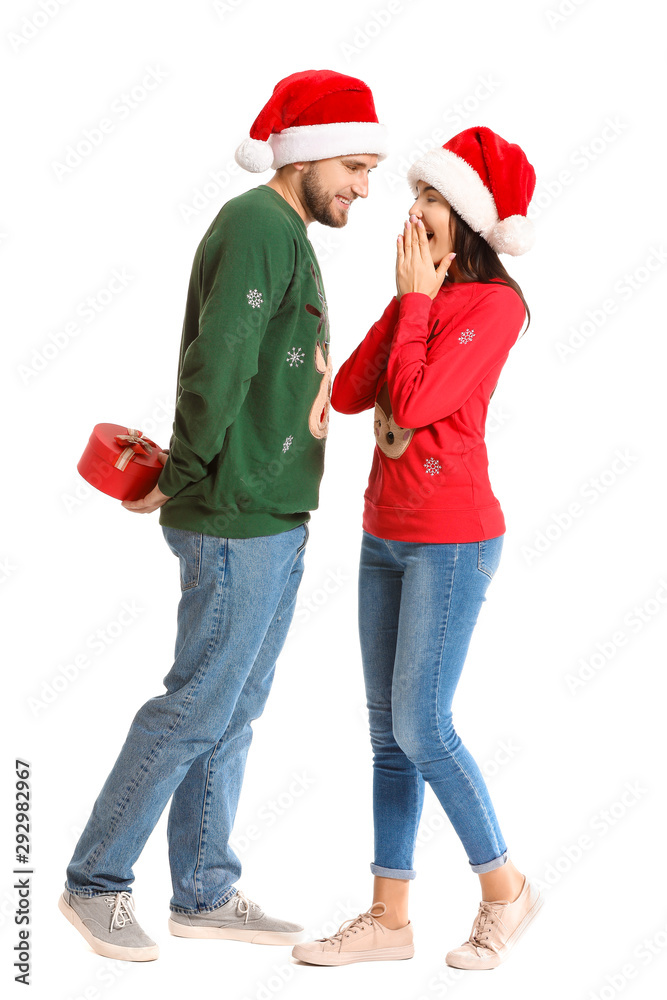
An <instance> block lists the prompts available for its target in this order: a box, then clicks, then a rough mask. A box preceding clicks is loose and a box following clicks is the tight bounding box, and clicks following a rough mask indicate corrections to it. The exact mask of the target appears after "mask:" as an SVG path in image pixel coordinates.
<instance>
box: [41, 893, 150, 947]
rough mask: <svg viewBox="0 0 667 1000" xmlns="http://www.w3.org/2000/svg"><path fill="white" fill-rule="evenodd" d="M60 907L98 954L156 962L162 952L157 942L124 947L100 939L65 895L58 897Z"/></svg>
mask: <svg viewBox="0 0 667 1000" xmlns="http://www.w3.org/2000/svg"><path fill="white" fill-rule="evenodd" d="M58 909H59V910H60V912H61V913H62V914H63V916H64V917H66V918H67V920H69V922H70V924H71V925H72V926H73V927H76V929H77V930H78V932H79V934H81V936H82V937H83V938H85V940H86V941H87V942H88V944H89V945H90V947H91V948H92V949H93V951H94V952H95V953H96V954H97V955H102V957H103V958H117V959H119V960H120V961H121V962H154V961H155V959H156V958H157V957H158V955H159V954H160V949H159V947H158V945H156V944H155V945H151V946H150V947H148V948H123V947H122V946H121V945H116V944H108V943H107V942H106V941H100V939H99V938H96V937H95V936H94V935H93V934H91V932H90V931H89V930H88V928H87V927H86V925H85V924H84V922H83V920H82V919H81V917H80V916H79V914H78V913H77V912H76V910H75V909H74V907H72V906H70V905H69V903H68V902H67V901H66V900H65V897H64V896H61V897H60V898H59V899H58Z"/></svg>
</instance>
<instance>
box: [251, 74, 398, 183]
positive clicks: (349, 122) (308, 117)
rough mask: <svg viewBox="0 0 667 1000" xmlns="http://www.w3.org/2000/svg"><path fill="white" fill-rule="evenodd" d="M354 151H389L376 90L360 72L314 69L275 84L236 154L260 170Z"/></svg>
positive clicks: (381, 157) (381, 154)
mask: <svg viewBox="0 0 667 1000" xmlns="http://www.w3.org/2000/svg"><path fill="white" fill-rule="evenodd" d="M353 153H371V154H377V157H378V160H384V158H385V157H386V155H387V127H386V125H380V124H379V123H378V119H377V115H376V113H375V105H374V103H373V95H372V93H371V91H370V90H369V88H368V87H367V86H366V84H365V83H363V81H362V80H357V79H355V77H352V76H344V75H343V74H342V73H335V72H333V71H332V70H328V69H309V70H304V72H302V73H293V74H292V75H291V76H287V77H285V79H284V80H281V81H280V82H279V83H277V84H276V86H275V87H274V90H273V94H272V95H271V97H270V98H269V101H268V103H267V104H266V105H265V106H264V107H263V108H262V110H261V111H260V113H259V115H258V116H257V118H256V119H255V121H254V122H253V125H252V128H251V129H250V138H249V139H245V140H244V141H243V142H242V143H241V145H240V146H239V148H238V149H237V150H236V153H235V156H234V158H235V159H236V162H237V163H238V164H239V166H241V167H243V168H244V169H245V170H251V171H253V173H259V172H260V171H262V170H268V169H269V167H272V168H273V169H274V170H277V169H278V168H279V167H283V166H284V165H285V164H286V163H297V162H299V161H301V160H324V159H327V158H328V157H330V156H347V155H350V154H353Z"/></svg>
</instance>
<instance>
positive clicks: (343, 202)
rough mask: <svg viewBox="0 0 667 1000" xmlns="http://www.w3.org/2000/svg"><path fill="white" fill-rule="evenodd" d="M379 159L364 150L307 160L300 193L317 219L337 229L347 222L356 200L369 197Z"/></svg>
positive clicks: (302, 174) (301, 174) (309, 212)
mask: <svg viewBox="0 0 667 1000" xmlns="http://www.w3.org/2000/svg"><path fill="white" fill-rule="evenodd" d="M377 160H378V158H377V156H376V155H375V154H370V153H364V154H355V155H353V156H332V157H329V159H326V160H312V161H310V162H309V163H304V164H303V169H302V170H301V171H300V172H299V176H300V178H301V185H300V195H301V200H302V202H303V205H304V208H305V209H306V211H307V212H308V214H309V215H310V217H311V218H312V219H313V221H314V222H321V223H322V225H323V226H332V227H334V228H335V229H340V227H341V226H345V225H347V219H348V213H349V211H350V205H351V204H352V202H353V201H354V199H355V198H366V197H368V175H369V173H370V171H371V170H372V169H373V168H374V167H376V166H377Z"/></svg>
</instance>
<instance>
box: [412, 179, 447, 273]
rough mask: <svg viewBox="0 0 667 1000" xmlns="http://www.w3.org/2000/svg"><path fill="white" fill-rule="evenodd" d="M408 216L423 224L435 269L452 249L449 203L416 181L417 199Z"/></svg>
mask: <svg viewBox="0 0 667 1000" xmlns="http://www.w3.org/2000/svg"><path fill="white" fill-rule="evenodd" d="M410 215H416V216H417V218H418V219H421V220H422V222H423V223H424V228H425V229H426V235H427V237H428V241H429V243H428V245H429V250H430V251H431V257H432V258H433V263H434V264H435V266H436V267H437V266H438V264H439V263H440V261H441V260H442V258H443V257H445V256H446V255H447V254H448V253H451V252H452V251H453V249H454V247H453V246H452V239H451V236H450V235H449V202H448V201H447V199H446V198H443V196H442V195H441V194H440V192H439V191H436V189H435V188H434V187H430V186H429V185H428V184H427V183H426V181H417V197H416V199H415V202H414V204H413V206H412V208H411V209H410Z"/></svg>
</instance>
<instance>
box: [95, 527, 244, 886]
mask: <svg viewBox="0 0 667 1000" xmlns="http://www.w3.org/2000/svg"><path fill="white" fill-rule="evenodd" d="M224 543H225V544H224V546H223V548H224V550H225V556H224V559H223V573H222V575H221V577H220V586H219V590H218V604H217V608H216V613H215V614H216V621H215V633H214V634H215V636H217V635H218V632H219V629H220V617H221V615H220V611H221V607H222V603H223V586H224V582H225V575H226V567H227V539H224ZM214 649H215V645H213V646H211V644H210V643H209V645H208V646H207V648H206V656H205V658H204V660H203V662H202V664H201V666H200V667H199V670H198V671H197V673H196V674H195V677H194V678H193V680H194V684H193V685H192V690H191V691H190V692H189V693H188V694H187V695H186V696H185V699H184V702H183V706H182V709H181V712H180V714H179V716H178V718H177V719H176V720H175V721H174V723H173V725H172V726H171V727H170V728H169V729H167V730H166V732H165V733H163V735H162V736H161V737H160V739H159V740H158V741H157V743H155V744H154V745H153V747H152V748H151V750H150V751H149V753H148V755H147V756H146V757H145V758H144V760H143V761H142V762H141V764H140V765H139V767H140V774H139V776H138V778H137V779H136V780H135V781H134V782H133V783H132V782H131V783H130V784H129V785H128V787H127V789H126V791H125V796H124V797H123V799H121V801H120V802H119V803H118V805H117V807H116V810H115V813H114V816H113V817H112V819H111V822H110V824H109V829H108V831H107V835H106V837H104V838H103V839H102V840H101V841H100V843H99V844H98V846H97V850H96V851H94V852H93V853H92V854H91V855H90V857H89V859H88V863H87V864H86V865H85V866H84V867H83V869H82V871H83V872H84V873H86V874H89V873H90V872H91V870H92V868H93V866H94V864H95V862H96V861H97V859H98V858H99V856H100V854H101V853H102V851H103V850H104V848H105V847H106V846H107V844H108V842H109V838H110V837H111V836H113V834H114V833H115V832H116V830H117V828H118V824H119V823H120V821H121V819H122V818H123V813H124V812H125V809H126V807H127V804H128V802H129V798H130V795H131V794H132V793H134V792H136V791H137V789H138V788H140V787H141V784H142V782H143V781H144V779H145V777H146V775H147V774H148V771H149V765H150V764H153V763H154V762H155V760H156V759H157V757H158V755H159V754H160V752H161V751H162V750H163V749H164V747H165V746H166V744H167V742H168V741H169V739H170V738H171V737H172V736H173V734H174V733H175V732H176V729H177V728H178V726H179V725H180V724H181V723H182V721H183V720H184V718H185V717H186V716H187V714H188V710H189V709H190V708H191V707H192V704H193V701H194V696H195V693H196V692H197V690H198V688H199V686H200V685H201V682H202V680H203V677H204V674H205V672H206V670H207V669H208V665H209V663H210V660H211V656H212V654H213V651H214Z"/></svg>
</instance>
